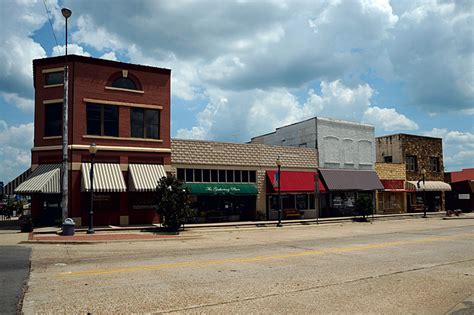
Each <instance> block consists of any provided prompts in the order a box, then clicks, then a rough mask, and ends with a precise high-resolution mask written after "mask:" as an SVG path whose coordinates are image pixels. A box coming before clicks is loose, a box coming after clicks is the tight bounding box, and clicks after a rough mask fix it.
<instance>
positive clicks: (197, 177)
mask: <svg viewBox="0 0 474 315" xmlns="http://www.w3.org/2000/svg"><path fill="white" fill-rule="evenodd" d="M194 181H195V182H202V170H201V169H195V170H194Z"/></svg>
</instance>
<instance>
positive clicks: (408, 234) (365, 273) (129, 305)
mask: <svg viewBox="0 0 474 315" xmlns="http://www.w3.org/2000/svg"><path fill="white" fill-rule="evenodd" d="M186 234H188V235H192V236H195V237H196V238H195V239H188V240H185V241H179V240H170V241H152V242H130V243H108V244H95V245H47V244H38V245H34V246H33V255H32V271H31V276H30V282H29V285H28V291H27V292H26V295H25V300H24V303H23V311H24V312H25V313H26V314H33V313H37V312H48V313H51V312H52V313H56V312H58V313H59V312H60V313H87V312H90V313H132V312H134V313H136V312H149V313H210V314H222V313H226V314H228V313H236V314H249V313H259V314H275V313H277V314H283V313H285V314H287V313H292V314H302V313H303V314H307V313H320V314H327V313H338V314H348V313H351V314H353V313H376V314H382V313H383V314H406V313H416V314H446V313H452V312H455V311H456V312H457V311H459V310H460V309H462V306H463V305H466V307H465V308H464V310H468V309H469V307H470V305H472V303H471V302H469V301H470V297H471V296H472V294H473V293H474V243H473V238H474V220H441V219H439V218H432V219H416V220H403V221H384V222H375V223H373V224H370V223H347V224H336V225H324V226H316V225H311V226H293V227H283V228H252V229H250V228H246V229H229V230H220V231H215V230H199V231H191V232H186ZM470 303H471V304H470ZM460 305H461V307H460ZM459 314H462V313H459Z"/></svg>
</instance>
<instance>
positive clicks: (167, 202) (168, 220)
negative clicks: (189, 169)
mask: <svg viewBox="0 0 474 315" xmlns="http://www.w3.org/2000/svg"><path fill="white" fill-rule="evenodd" d="M188 195H189V190H188V188H186V187H184V186H183V184H182V183H181V182H180V181H178V180H177V179H176V178H175V177H174V176H168V177H162V178H161V179H160V181H159V182H158V186H157V188H156V200H157V211H158V214H159V215H160V221H161V223H162V224H163V226H164V227H165V228H166V229H168V230H170V231H174V232H177V231H179V228H180V227H182V226H184V223H185V222H186V220H187V219H188V218H189V216H190V211H191V210H190V208H189V202H188Z"/></svg>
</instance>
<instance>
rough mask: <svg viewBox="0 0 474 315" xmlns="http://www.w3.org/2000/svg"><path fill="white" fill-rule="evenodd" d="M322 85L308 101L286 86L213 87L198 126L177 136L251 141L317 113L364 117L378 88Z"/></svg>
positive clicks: (335, 82) (340, 116)
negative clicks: (319, 91)
mask: <svg viewBox="0 0 474 315" xmlns="http://www.w3.org/2000/svg"><path fill="white" fill-rule="evenodd" d="M320 88H321V94H317V93H316V92H315V91H314V90H310V91H309V92H308V96H307V98H306V100H305V101H304V102H300V101H299V100H298V98H297V97H296V95H295V94H293V93H292V92H291V91H290V90H288V89H284V88H275V89H270V90H261V89H255V90H250V91H228V90H221V89H209V90H208V91H207V95H208V96H209V103H208V104H207V106H206V107H205V109H204V110H203V111H201V112H200V113H198V115H197V124H196V126H193V127H191V128H189V129H180V130H178V132H177V137H178V138H196V139H221V140H228V141H248V140H250V138H251V137H253V136H256V135H259V134H263V133H267V132H271V131H273V130H274V129H275V128H276V127H280V126H282V125H286V124H291V123H294V122H297V121H300V120H304V119H307V118H310V117H314V116H324V117H332V118H340V119H350V120H354V121H360V119H361V118H362V115H363V113H364V112H365V110H366V109H367V108H368V107H369V106H370V99H371V97H372V95H373V92H374V91H373V90H372V88H371V87H370V86H369V85H367V84H365V85H357V86H355V87H352V88H351V87H348V86H345V85H344V84H343V83H342V82H341V81H339V80H336V81H333V82H325V81H323V82H322V83H321V86H320ZM329 114H330V115H329Z"/></svg>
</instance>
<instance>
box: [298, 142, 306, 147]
mask: <svg viewBox="0 0 474 315" xmlns="http://www.w3.org/2000/svg"><path fill="white" fill-rule="evenodd" d="M299 147H300V148H306V147H308V145H307V144H306V142H305V143H300V145H299Z"/></svg>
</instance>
